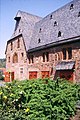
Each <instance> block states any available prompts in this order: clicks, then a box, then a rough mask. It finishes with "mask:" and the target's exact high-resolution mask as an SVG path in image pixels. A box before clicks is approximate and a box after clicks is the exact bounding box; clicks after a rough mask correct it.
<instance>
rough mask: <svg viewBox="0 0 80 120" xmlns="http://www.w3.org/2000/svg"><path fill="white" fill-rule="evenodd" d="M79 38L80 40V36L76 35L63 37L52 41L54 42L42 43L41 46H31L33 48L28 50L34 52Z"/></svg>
mask: <svg viewBox="0 0 80 120" xmlns="http://www.w3.org/2000/svg"><path fill="white" fill-rule="evenodd" d="M79 40H80V36H76V37H73V38H68V39H63V40H60V41H56V42H52V43H49V44H46V45H42V46H39V47H35V48H31V49H29V50H28V52H29V53H30V52H34V51H37V50H41V49H46V48H50V47H52V46H57V45H60V44H65V43H70V42H75V41H79Z"/></svg>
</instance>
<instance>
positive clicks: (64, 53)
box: [62, 48, 66, 60]
mask: <svg viewBox="0 0 80 120" xmlns="http://www.w3.org/2000/svg"><path fill="white" fill-rule="evenodd" d="M62 52H63V60H66V49H65V48H64V49H63V51H62Z"/></svg>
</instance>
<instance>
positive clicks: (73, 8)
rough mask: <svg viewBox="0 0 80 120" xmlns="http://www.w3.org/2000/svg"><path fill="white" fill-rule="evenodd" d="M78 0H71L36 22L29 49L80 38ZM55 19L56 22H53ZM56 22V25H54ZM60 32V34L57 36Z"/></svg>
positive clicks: (79, 7)
mask: <svg viewBox="0 0 80 120" xmlns="http://www.w3.org/2000/svg"><path fill="white" fill-rule="evenodd" d="M79 12H80V0H73V1H72V2H70V3H68V4H67V5H65V6H63V7H62V8H60V9H58V10H56V11H54V12H52V13H51V14H49V15H47V16H46V17H44V18H43V19H42V20H40V21H39V22H37V23H36V24H35V27H34V31H33V34H32V38H31V42H30V46H29V51H32V50H34V49H37V50H38V48H42V46H47V45H49V44H52V43H53V44H58V42H59V43H60V42H63V43H64V42H67V41H69V40H74V39H75V40H76V38H77V39H78V37H79V40H80V17H78V13H79ZM55 21H56V22H55ZM54 23H56V25H54ZM59 32H61V33H60V34H61V36H59Z"/></svg>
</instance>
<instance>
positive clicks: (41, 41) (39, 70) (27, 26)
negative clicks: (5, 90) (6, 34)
mask: <svg viewBox="0 0 80 120" xmlns="http://www.w3.org/2000/svg"><path fill="white" fill-rule="evenodd" d="M15 20H16V25H15V30H14V33H13V35H12V37H11V39H10V40H8V41H7V46H6V70H9V71H10V72H14V79H19V80H22V79H33V78H45V77H52V78H53V79H55V78H56V77H58V76H59V77H60V78H66V79H67V80H71V81H73V82H80V0H73V1H72V2H70V3H68V4H66V5H65V6H63V7H61V8H60V9H58V10H56V11H54V12H52V13H51V14H49V15H47V16H46V17H44V18H41V17H38V16H35V15H31V14H29V13H26V12H22V11H18V13H17V15H16V17H15Z"/></svg>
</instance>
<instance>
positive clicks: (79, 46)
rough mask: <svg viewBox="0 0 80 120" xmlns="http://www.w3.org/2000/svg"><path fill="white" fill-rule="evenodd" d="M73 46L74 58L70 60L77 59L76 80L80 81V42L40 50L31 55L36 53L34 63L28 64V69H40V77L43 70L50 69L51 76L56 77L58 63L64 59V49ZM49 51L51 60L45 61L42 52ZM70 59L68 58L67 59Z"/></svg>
mask: <svg viewBox="0 0 80 120" xmlns="http://www.w3.org/2000/svg"><path fill="white" fill-rule="evenodd" d="M68 47H72V59H70V60H69V61H72V60H73V61H75V62H76V63H75V70H74V73H73V74H74V78H73V79H74V82H80V42H76V43H71V44H66V45H61V46H57V47H53V48H48V49H46V50H40V51H36V52H33V53H30V55H34V63H32V64H28V71H38V78H39V77H41V71H50V76H51V77H53V78H54V77H55V72H56V68H55V67H56V64H57V63H58V62H59V61H62V60H63V59H62V57H63V55H62V49H63V48H68ZM43 52H49V62H43V57H42V53H43ZM65 61H68V60H65Z"/></svg>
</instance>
